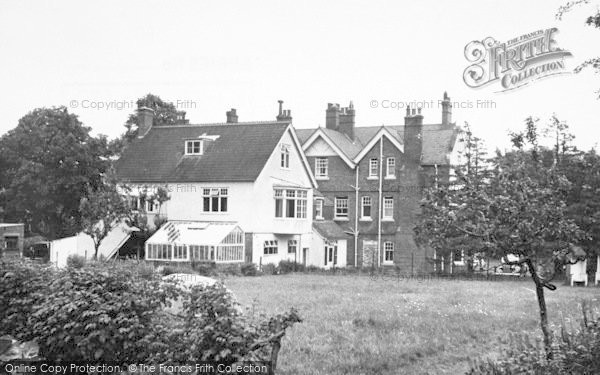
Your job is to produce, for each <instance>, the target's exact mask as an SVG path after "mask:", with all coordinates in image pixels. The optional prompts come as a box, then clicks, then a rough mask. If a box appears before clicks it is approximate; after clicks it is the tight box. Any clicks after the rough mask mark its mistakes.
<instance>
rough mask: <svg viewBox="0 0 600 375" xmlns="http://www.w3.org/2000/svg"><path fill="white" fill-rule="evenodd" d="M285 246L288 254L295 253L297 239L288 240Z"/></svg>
mask: <svg viewBox="0 0 600 375" xmlns="http://www.w3.org/2000/svg"><path fill="white" fill-rule="evenodd" d="M287 248H288V254H296V252H297V251H298V240H288V242H287ZM292 249H293V251H292Z"/></svg>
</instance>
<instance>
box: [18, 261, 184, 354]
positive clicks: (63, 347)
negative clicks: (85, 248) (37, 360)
mask: <svg viewBox="0 0 600 375" xmlns="http://www.w3.org/2000/svg"><path fill="white" fill-rule="evenodd" d="M128 267H129V266H128V265H121V264H109V265H105V264H100V263H96V264H90V265H89V266H87V267H82V268H67V269H66V270H61V271H58V272H57V273H56V274H55V275H54V277H53V280H52V282H51V283H49V285H48V286H47V289H46V291H45V297H44V298H43V300H42V301H41V303H40V304H39V306H38V307H36V308H35V309H34V311H33V312H32V313H31V315H30V316H29V319H28V329H27V330H26V334H25V335H24V337H23V338H24V339H26V340H33V339H35V340H36V341H37V343H38V345H39V348H40V356H42V357H44V358H47V359H50V360H62V361H86V360H87V361H89V360H98V361H111V362H116V363H128V362H130V361H136V360H148V359H150V358H152V355H153V354H154V353H155V352H156V351H160V350H164V349H165V346H166V345H164V343H162V342H161V341H162V340H161V339H160V336H159V335H160V334H162V332H161V330H160V326H159V327H155V322H154V321H153V317H154V316H155V313H156V312H157V311H159V310H160V309H161V308H162V306H163V305H166V304H168V300H169V299H170V298H174V297H175V296H176V294H177V291H176V289H175V288H174V287H173V288H166V287H165V283H163V282H162V280H161V279H160V278H159V277H158V275H156V276H155V277H153V278H151V279H142V278H140V277H138V276H137V274H136V273H133V272H128V271H129V269H128Z"/></svg>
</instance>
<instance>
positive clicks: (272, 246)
mask: <svg viewBox="0 0 600 375" xmlns="http://www.w3.org/2000/svg"><path fill="white" fill-rule="evenodd" d="M278 253H279V244H278V243H277V240H265V242H264V243H263V255H277V254H278Z"/></svg>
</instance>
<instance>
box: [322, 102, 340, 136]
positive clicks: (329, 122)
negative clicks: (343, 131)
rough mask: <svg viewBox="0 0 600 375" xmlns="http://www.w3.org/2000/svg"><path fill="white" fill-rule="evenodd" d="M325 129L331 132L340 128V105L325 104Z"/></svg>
mask: <svg viewBox="0 0 600 375" xmlns="http://www.w3.org/2000/svg"><path fill="white" fill-rule="evenodd" d="M325 127H326V128H327V129H331V130H339V128H340V105H339V104H337V103H336V104H334V103H327V110H325Z"/></svg>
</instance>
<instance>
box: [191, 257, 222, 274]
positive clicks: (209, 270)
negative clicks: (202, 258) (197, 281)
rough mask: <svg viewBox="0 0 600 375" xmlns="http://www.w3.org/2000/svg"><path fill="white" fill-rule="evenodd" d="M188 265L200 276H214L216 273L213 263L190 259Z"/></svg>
mask: <svg viewBox="0 0 600 375" xmlns="http://www.w3.org/2000/svg"><path fill="white" fill-rule="evenodd" d="M190 266H191V267H192V269H193V270H194V272H195V273H197V274H199V275H202V276H215V275H216V274H217V271H216V264H215V263H206V262H198V261H195V260H192V261H191V262H190Z"/></svg>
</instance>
